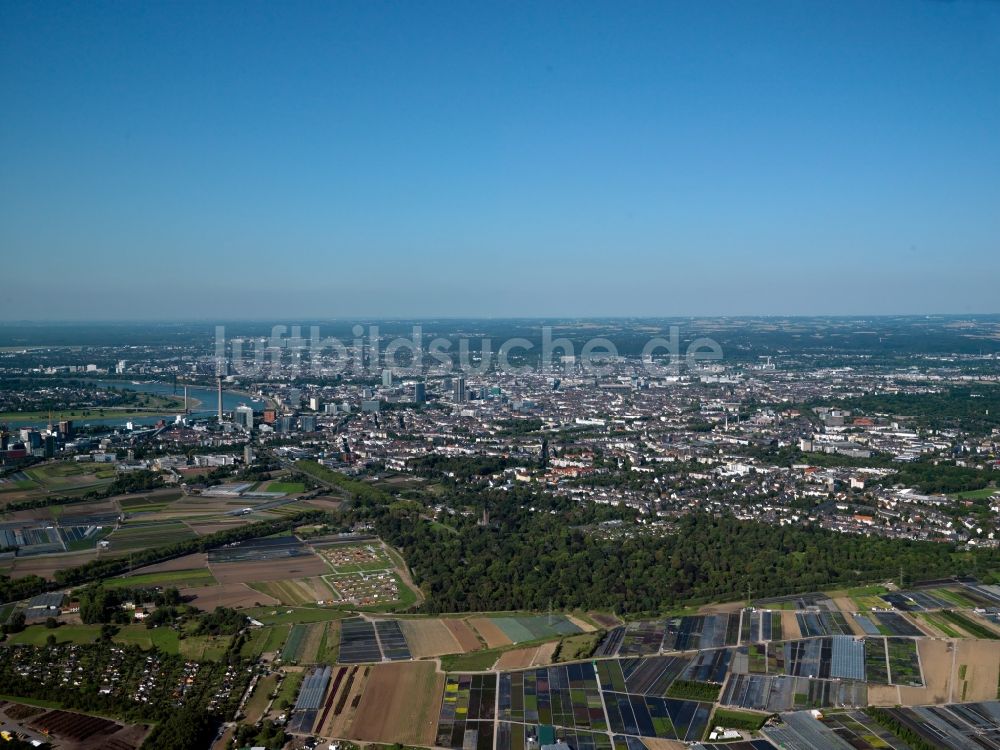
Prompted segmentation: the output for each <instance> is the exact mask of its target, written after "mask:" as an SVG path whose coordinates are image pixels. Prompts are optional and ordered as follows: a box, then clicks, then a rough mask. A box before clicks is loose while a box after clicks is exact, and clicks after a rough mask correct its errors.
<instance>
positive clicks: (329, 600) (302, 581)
mask: <svg viewBox="0 0 1000 750" xmlns="http://www.w3.org/2000/svg"><path fill="white" fill-rule="evenodd" d="M251 588H253V589H254V590H256V591H260V592H262V593H264V594H267V595H268V596H269V597H271V598H272V599H275V600H277V601H278V602H280V603H281V604H285V605H288V606H292V607H295V606H300V605H303V604H319V603H323V604H327V605H328V604H333V603H334V597H335V594H334V592H333V590H332V589H331V588H330V586H329V585H328V584H327V583H326V581H325V580H324V579H323V578H322V577H321V576H314V577H312V578H299V579H285V580H276V581H257V582H254V583H252V584H251Z"/></svg>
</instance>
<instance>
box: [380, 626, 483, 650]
mask: <svg viewBox="0 0 1000 750" xmlns="http://www.w3.org/2000/svg"><path fill="white" fill-rule="evenodd" d="M399 625H400V627H401V628H402V629H403V635H405V636H406V642H407V644H409V646H410V653H411V654H412V655H413V657H414V658H416V659H422V658H424V657H425V656H441V655H442V654H457V653H461V652H462V651H465V650H466V649H464V648H462V645H461V644H460V643H459V642H458V639H457V638H455V636H454V634H453V633H452V632H451V630H449V629H448V626H447V625H445V623H444V622H442V621H441V620H400V621H399ZM478 647H479V642H478V641H477V642H476V648H478Z"/></svg>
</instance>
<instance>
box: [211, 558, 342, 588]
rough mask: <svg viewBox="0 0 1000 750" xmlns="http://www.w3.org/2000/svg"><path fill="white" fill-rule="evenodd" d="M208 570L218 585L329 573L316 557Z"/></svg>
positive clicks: (213, 566) (218, 565) (215, 565)
mask: <svg viewBox="0 0 1000 750" xmlns="http://www.w3.org/2000/svg"><path fill="white" fill-rule="evenodd" d="M209 569H210V570H211V571H212V575H213V576H215V578H216V580H217V581H219V583H244V582H252V581H278V580H281V579H284V578H306V577H308V576H318V575H321V574H323V573H329V572H330V568H329V567H327V564H326V563H325V562H323V561H322V560H321V559H320V558H319V556H318V555H299V556H298V557H289V558H286V559H283V560H254V561H251V562H219V563H212V564H211V565H209Z"/></svg>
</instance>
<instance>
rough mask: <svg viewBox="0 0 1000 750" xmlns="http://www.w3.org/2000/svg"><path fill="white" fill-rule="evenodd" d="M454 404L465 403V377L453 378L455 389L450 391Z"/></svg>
mask: <svg viewBox="0 0 1000 750" xmlns="http://www.w3.org/2000/svg"><path fill="white" fill-rule="evenodd" d="M452 395H453V397H454V400H455V403H456V404H463V403H465V399H466V394H465V378H462V377H459V378H455V389H454V391H453V393H452Z"/></svg>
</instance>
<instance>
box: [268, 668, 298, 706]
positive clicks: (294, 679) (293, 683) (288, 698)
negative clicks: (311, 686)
mask: <svg viewBox="0 0 1000 750" xmlns="http://www.w3.org/2000/svg"><path fill="white" fill-rule="evenodd" d="M302 676H303V675H302V672H289V673H288V674H287V675H286V676H285V679H284V680H282V682H281V687H280V688H279V689H278V697H277V698H275V699H274V705H276V706H282V707H284V706H285V705H289V706H291V705H294V704H295V696H297V695H298V694H299V686H300V685H301V684H302Z"/></svg>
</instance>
